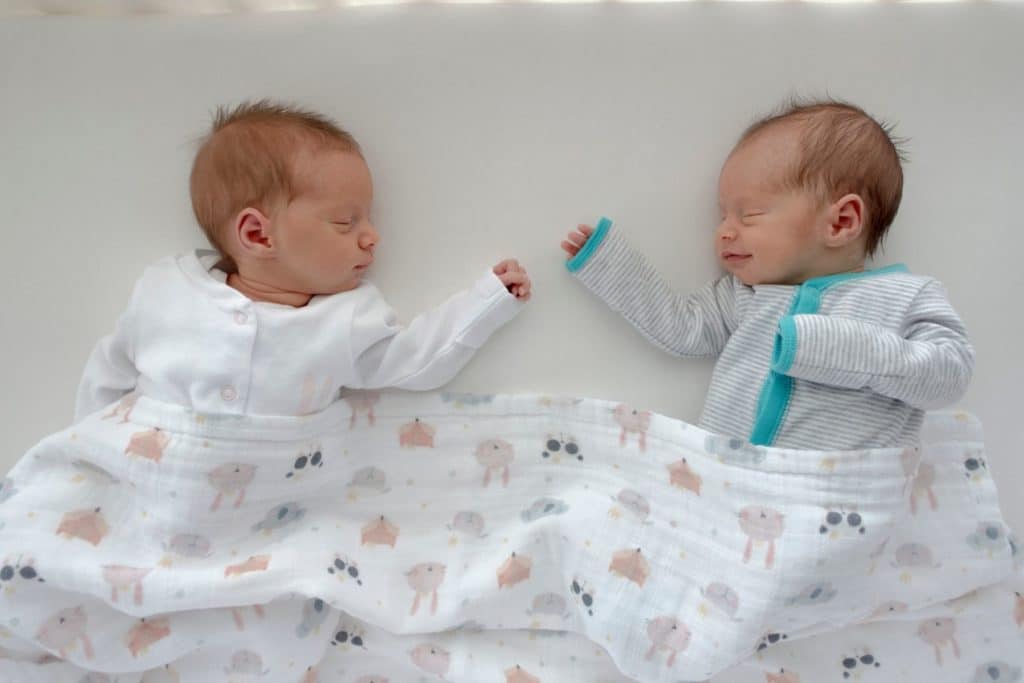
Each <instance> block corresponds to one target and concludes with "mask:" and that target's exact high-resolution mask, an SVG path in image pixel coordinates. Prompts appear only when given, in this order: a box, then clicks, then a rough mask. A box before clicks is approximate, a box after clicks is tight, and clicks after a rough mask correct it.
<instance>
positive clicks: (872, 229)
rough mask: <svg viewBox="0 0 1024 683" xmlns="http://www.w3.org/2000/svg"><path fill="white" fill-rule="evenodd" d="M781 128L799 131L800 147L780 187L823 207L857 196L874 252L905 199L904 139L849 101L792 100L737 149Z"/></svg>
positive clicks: (755, 127)
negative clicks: (815, 200)
mask: <svg viewBox="0 0 1024 683" xmlns="http://www.w3.org/2000/svg"><path fill="white" fill-rule="evenodd" d="M784 124H794V125H796V126H797V127H798V128H797V130H798V136H799V139H800V148H799V150H798V153H797V154H796V155H794V162H793V164H792V165H791V167H790V168H788V169H786V170H785V171H784V172H783V174H782V177H781V178H780V179H779V180H778V182H779V183H780V184H781V186H782V187H783V188H784V189H802V190H808V191H810V192H812V193H814V194H815V195H816V196H817V198H818V199H819V201H821V202H822V203H827V202H831V201H835V200H837V199H839V198H840V197H842V196H844V195H846V194H857V195H859V196H860V197H861V199H863V200H864V208H865V216H864V230H865V233H866V234H867V242H866V245H865V246H866V251H867V254H868V255H872V254H874V253H875V251H876V250H877V249H878V247H879V246H880V245H881V243H882V240H883V238H884V237H885V235H886V233H887V231H888V230H889V226H890V225H892V222H893V220H894V219H895V218H896V212H897V211H898V210H899V206H900V200H901V199H902V197H903V167H902V165H901V162H904V161H906V156H905V153H904V152H903V150H902V147H903V145H904V144H905V142H906V140H905V139H902V138H897V137H895V136H893V134H892V130H893V126H892V125H890V124H887V123H883V122H879V121H876V120H875V119H874V118H872V117H871V116H870V115H868V114H867V113H866V112H865V111H864V110H863V109H861V108H860V107H857V106H855V105H853V104H850V103H848V102H843V101H840V100H836V99H831V98H829V99H825V100H814V101H807V100H800V99H793V100H791V101H790V102H788V103H787V104H786V105H784V106H783V107H782V108H780V110H779V111H777V112H776V113H773V114H770V115H768V116H766V117H764V118H762V119H759V120H758V121H756V122H755V123H754V124H753V125H751V126H750V127H749V128H747V130H746V131H744V133H743V135H742V136H740V141H739V142H738V143H737V145H736V146H737V148H738V147H740V146H742V145H743V144H744V143H745V142H747V141H749V140H751V139H753V138H755V137H757V135H759V134H760V133H762V132H764V131H766V130H769V129H771V128H774V127H776V126H779V125H784Z"/></svg>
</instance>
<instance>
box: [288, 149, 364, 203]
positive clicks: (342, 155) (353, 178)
mask: <svg viewBox="0 0 1024 683" xmlns="http://www.w3.org/2000/svg"><path fill="white" fill-rule="evenodd" d="M292 172H293V175H294V181H295V191H296V192H295V193H296V194H308V195H313V196H322V197H323V198H331V197H337V196H338V195H339V194H359V195H365V194H367V193H372V189H373V181H372V178H371V176H370V169H369V167H368V166H367V164H366V161H365V160H364V159H363V157H362V156H361V155H360V154H358V153H357V152H352V151H348V150H339V149H318V150H316V149H308V148H307V149H302V150H297V151H296V154H295V156H294V157H293V160H292Z"/></svg>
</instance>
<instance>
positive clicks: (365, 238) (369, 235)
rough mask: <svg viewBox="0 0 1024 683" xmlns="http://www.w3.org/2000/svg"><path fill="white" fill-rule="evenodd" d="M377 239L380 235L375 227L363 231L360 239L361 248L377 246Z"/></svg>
mask: <svg viewBox="0 0 1024 683" xmlns="http://www.w3.org/2000/svg"><path fill="white" fill-rule="evenodd" d="M378 240H380V235H379V234H378V233H377V230H376V229H375V228H370V229H369V230H367V231H366V232H364V233H363V235H362V238H361V240H360V241H361V243H362V247H363V249H373V248H374V247H375V246H377V242H378Z"/></svg>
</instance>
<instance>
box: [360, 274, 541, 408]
mask: <svg viewBox="0 0 1024 683" xmlns="http://www.w3.org/2000/svg"><path fill="white" fill-rule="evenodd" d="M363 287H366V288H367V292H366V297H365V299H364V300H363V301H362V302H361V304H360V305H359V306H358V307H357V310H356V311H355V312H354V314H353V319H352V325H351V340H352V346H351V349H352V363H353V366H354V368H355V371H356V372H355V376H356V377H358V378H359V379H358V381H359V385H358V386H352V387H351V388H353V389H368V388H382V387H400V388H403V389H433V388H436V387H439V386H441V385H443V384H445V383H447V382H448V381H450V380H451V379H452V378H453V377H455V375H457V374H458V372H459V371H460V370H461V369H462V368H463V366H465V365H466V363H468V362H469V359H470V358H472V356H473V354H474V353H476V351H477V349H479V348H480V347H481V346H483V344H484V342H485V341H487V339H488V338H489V337H490V336H491V335H492V334H493V333H494V332H495V331H497V330H498V328H500V327H501V326H503V325H504V324H505V323H507V322H509V321H510V320H511V319H512V318H513V317H515V316H516V314H518V313H519V311H520V309H521V308H522V305H523V302H525V301H526V300H528V299H529V297H530V279H529V276H527V274H526V271H525V270H524V269H523V268H522V267H521V266H519V264H518V263H516V262H515V261H512V260H509V261H502V262H501V263H499V264H498V265H497V266H495V267H494V269H493V270H491V271H489V272H488V273H486V274H485V275H484V276H483V277H481V278H480V279H479V280H477V281H476V283H475V284H474V285H473V286H472V287H471V288H470V289H468V290H464V291H462V292H459V293H458V294H455V295H454V296H452V297H451V298H449V299H448V300H447V301H445V302H444V303H443V304H441V305H440V306H438V307H437V308H435V309H433V310H430V311H427V312H424V313H421V314H420V315H418V316H416V317H415V318H414V319H413V320H412V322H410V323H409V324H408V325H407V326H402V325H400V324H399V323H398V321H397V317H396V315H395V312H394V311H393V310H392V309H391V307H390V306H389V305H388V304H387V302H385V301H384V298H383V297H382V296H381V295H380V293H379V292H378V291H377V290H376V288H374V287H373V286H372V285H370V284H369V283H364V285H363Z"/></svg>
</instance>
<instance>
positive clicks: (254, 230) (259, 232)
mask: <svg viewBox="0 0 1024 683" xmlns="http://www.w3.org/2000/svg"><path fill="white" fill-rule="evenodd" d="M234 233H235V236H236V240H237V242H238V244H239V245H240V246H241V247H242V248H243V249H245V250H247V251H249V250H256V251H260V250H262V249H265V248H267V247H270V246H271V242H270V218H269V217H268V216H267V215H266V214H264V213H263V212H262V211H260V210H259V209H257V208H255V207H252V206H247V207H245V208H244V209H242V210H241V211H239V212H238V215H237V216H235V221H234Z"/></svg>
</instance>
